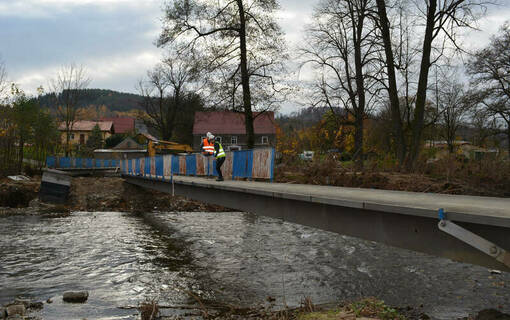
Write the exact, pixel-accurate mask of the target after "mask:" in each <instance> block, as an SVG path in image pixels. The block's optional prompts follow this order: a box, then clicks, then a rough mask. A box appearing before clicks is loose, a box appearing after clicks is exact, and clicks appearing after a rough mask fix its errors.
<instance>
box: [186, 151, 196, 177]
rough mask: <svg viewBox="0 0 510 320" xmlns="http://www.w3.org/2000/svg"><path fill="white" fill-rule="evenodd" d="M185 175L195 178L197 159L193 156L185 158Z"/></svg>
mask: <svg viewBox="0 0 510 320" xmlns="http://www.w3.org/2000/svg"><path fill="white" fill-rule="evenodd" d="M186 175H187V176H196V175H197V158H196V157H195V155H187V156H186Z"/></svg>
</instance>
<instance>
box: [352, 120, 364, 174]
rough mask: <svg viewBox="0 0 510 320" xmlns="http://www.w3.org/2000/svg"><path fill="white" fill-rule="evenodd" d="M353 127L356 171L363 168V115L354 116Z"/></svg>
mask: <svg viewBox="0 0 510 320" xmlns="http://www.w3.org/2000/svg"><path fill="white" fill-rule="evenodd" d="M354 122H355V127H354V155H355V156H354V161H355V166H356V170H357V171H361V170H363V115H358V116H356V119H355V121H354Z"/></svg>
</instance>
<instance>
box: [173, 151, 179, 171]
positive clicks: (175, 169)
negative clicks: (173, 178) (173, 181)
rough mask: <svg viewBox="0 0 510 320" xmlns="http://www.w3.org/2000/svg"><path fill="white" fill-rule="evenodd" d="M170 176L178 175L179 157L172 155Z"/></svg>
mask: <svg viewBox="0 0 510 320" xmlns="http://www.w3.org/2000/svg"><path fill="white" fill-rule="evenodd" d="M172 174H179V157H178V156H174V155H172Z"/></svg>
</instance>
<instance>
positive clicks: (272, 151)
mask: <svg viewBox="0 0 510 320" xmlns="http://www.w3.org/2000/svg"><path fill="white" fill-rule="evenodd" d="M274 153H275V150H274V148H272V150H271V175H270V178H269V181H270V182H273V177H274V157H275V154H274Z"/></svg>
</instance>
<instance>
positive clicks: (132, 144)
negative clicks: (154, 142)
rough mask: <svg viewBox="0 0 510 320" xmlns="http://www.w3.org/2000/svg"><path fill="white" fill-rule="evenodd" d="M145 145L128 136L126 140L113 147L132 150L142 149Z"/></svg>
mask: <svg viewBox="0 0 510 320" xmlns="http://www.w3.org/2000/svg"><path fill="white" fill-rule="evenodd" d="M142 148H143V147H142V146H141V145H140V144H139V143H138V142H136V141H135V140H133V139H132V138H131V137H126V138H125V139H124V140H122V141H121V142H119V143H118V144H117V145H116V146H115V147H113V148H112V149H116V150H132V149H142Z"/></svg>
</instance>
